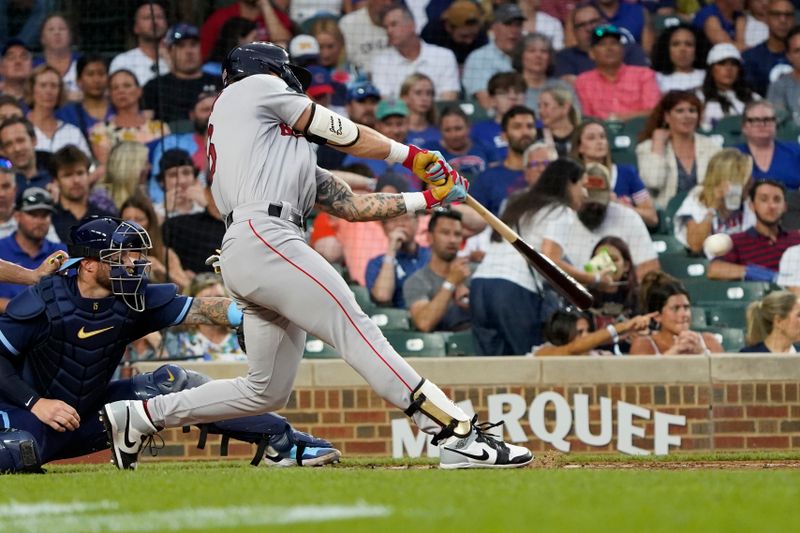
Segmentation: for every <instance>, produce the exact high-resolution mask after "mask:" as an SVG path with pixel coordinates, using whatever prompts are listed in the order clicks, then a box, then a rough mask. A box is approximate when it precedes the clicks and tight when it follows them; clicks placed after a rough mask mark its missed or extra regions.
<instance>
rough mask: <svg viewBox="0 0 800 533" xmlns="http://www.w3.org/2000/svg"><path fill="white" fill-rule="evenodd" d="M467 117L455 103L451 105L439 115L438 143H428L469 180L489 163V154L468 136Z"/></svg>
mask: <svg viewBox="0 0 800 533" xmlns="http://www.w3.org/2000/svg"><path fill="white" fill-rule="evenodd" d="M469 128H470V124H469V118H468V117H467V114H466V113H464V111H463V110H462V109H461V107H459V106H457V105H451V106H448V107H446V108H444V110H442V113H441V114H440V116H439V131H440V132H441V135H442V138H441V139H440V140H439V142H438V143H432V144H429V145H428V147H429V148H430V149H431V150H438V151H439V152H441V154H442V156H444V158H445V159H446V160H447V162H448V163H450V164H451V165H452V166H453V168H455V169H456V170H457V171H458V172H459V173H461V175H463V176H464V177H466V178H467V179H469V180H472V179H474V178H476V177H477V176H478V175H479V174H481V173H482V172H483V171H484V170H486V167H487V166H488V164H489V160H490V157H491V156H490V155H489V154H487V153H486V151H485V150H484V149H483V148H482V147H481V146H479V145H477V144H475V143H473V142H472V139H470V137H469Z"/></svg>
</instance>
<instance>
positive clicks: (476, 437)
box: [439, 418, 533, 470]
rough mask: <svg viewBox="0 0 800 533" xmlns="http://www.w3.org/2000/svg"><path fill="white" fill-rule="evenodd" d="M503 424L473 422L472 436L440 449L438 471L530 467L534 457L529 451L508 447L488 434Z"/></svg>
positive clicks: (452, 439)
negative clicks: (442, 469) (527, 465)
mask: <svg viewBox="0 0 800 533" xmlns="http://www.w3.org/2000/svg"><path fill="white" fill-rule="evenodd" d="M500 424H502V422H498V423H496V424H490V423H488V422H484V423H483V424H476V423H475V419H474V418H473V419H472V432H470V434H469V435H467V436H466V437H463V438H461V437H455V436H454V437H450V438H449V439H447V440H446V441H445V442H444V444H442V445H441V446H440V447H439V468H445V469H448V470H449V469H458V468H518V467H520V466H525V465H526V464H528V463H530V462H531V461H532V460H533V454H532V453H531V451H530V450H529V449H528V448H525V447H524V446H516V445H514V444H507V443H505V442H503V440H502V439H501V438H500V437H495V436H494V435H490V434H489V433H487V431H488V430H490V429H492V428H494V427H497V426H499V425H500Z"/></svg>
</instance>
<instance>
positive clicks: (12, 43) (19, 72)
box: [0, 39, 33, 102]
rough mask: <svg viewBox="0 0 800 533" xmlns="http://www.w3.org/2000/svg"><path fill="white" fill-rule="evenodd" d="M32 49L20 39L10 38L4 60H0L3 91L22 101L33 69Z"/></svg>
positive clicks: (4, 50) (4, 47) (4, 52)
mask: <svg viewBox="0 0 800 533" xmlns="http://www.w3.org/2000/svg"><path fill="white" fill-rule="evenodd" d="M31 58H32V56H31V51H30V49H29V48H28V46H27V45H26V44H25V43H24V42H23V41H21V40H19V39H9V40H7V41H6V44H5V45H4V46H3V60H2V62H0V77H2V80H3V84H2V93H3V94H7V95H9V96H13V97H14V98H16V99H17V100H19V101H20V102H22V99H23V96H24V95H25V82H26V81H27V80H28V78H29V77H30V75H31V71H32V70H33V63H32V59H31Z"/></svg>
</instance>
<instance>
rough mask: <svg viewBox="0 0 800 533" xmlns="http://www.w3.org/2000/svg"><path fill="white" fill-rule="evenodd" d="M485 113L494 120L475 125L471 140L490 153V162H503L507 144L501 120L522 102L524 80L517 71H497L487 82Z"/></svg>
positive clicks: (523, 100)
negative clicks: (487, 103)
mask: <svg viewBox="0 0 800 533" xmlns="http://www.w3.org/2000/svg"><path fill="white" fill-rule="evenodd" d="M487 89H488V95H489V97H488V100H489V107H488V108H487V111H488V112H489V113H490V114H491V115H493V118H490V119H487V120H482V121H480V122H476V123H475V124H474V125H473V126H472V131H471V132H470V137H471V138H472V140H473V141H475V144H477V145H478V146H480V147H481V148H483V150H484V151H485V152H486V153H487V154H489V158H490V160H491V162H496V161H503V160H504V159H505V158H506V155H507V154H508V141H507V140H506V139H505V137H503V127H502V125H501V121H502V118H503V115H505V114H506V113H507V112H508V110H510V109H511V108H512V107H516V106H521V105H522V104H523V103H524V102H525V80H523V79H522V76H521V75H520V74H519V73H518V72H513V71H512V72H500V73H498V74H495V75H494V76H492V77H491V79H490V80H489V86H488V87H487Z"/></svg>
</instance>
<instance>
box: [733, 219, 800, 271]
mask: <svg viewBox="0 0 800 533" xmlns="http://www.w3.org/2000/svg"><path fill="white" fill-rule="evenodd" d="M731 240H732V241H733V248H731V251H730V252H728V253H727V254H725V255H723V256H722V257H720V258H719V259H721V260H723V261H727V262H728V263H736V264H737V265H751V264H753V265H759V266H762V267H766V268H769V269H771V270H774V271H775V272H777V271H778V269H779V268H780V262H781V256H783V252H785V251H786V249H787V248H789V247H790V246H794V245H796V244H800V231H786V230H783V229H781V230H780V231H778V238H777V239H776V240H775V242H773V241H771V240H770V239H769V237H767V236H765V235H761V234H760V233H759V232H757V231H756V229H755V228H754V227H753V228H749V229H748V230H747V231H743V232H741V233H734V234H733V235H731Z"/></svg>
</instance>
